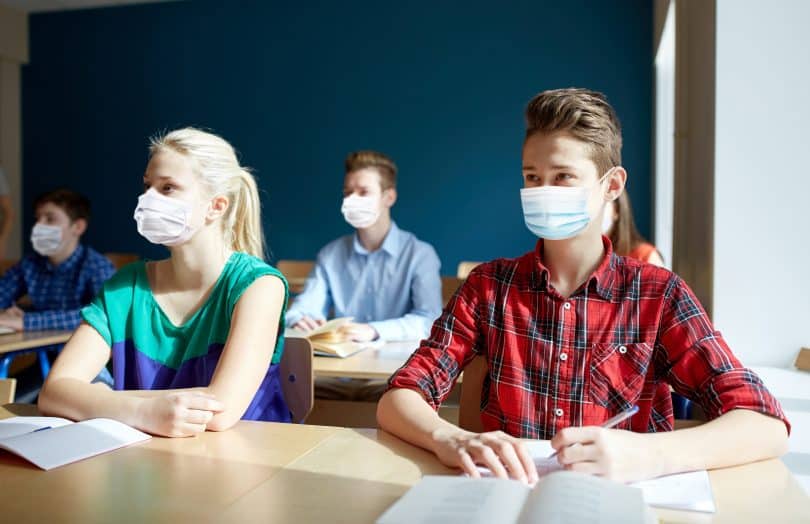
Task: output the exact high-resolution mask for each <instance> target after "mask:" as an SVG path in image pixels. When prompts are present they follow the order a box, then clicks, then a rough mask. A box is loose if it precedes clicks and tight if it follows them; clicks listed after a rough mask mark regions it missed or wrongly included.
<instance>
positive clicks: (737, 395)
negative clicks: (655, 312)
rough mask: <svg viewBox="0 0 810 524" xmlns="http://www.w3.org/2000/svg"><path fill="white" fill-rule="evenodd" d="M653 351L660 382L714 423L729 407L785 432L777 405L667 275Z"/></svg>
mask: <svg viewBox="0 0 810 524" xmlns="http://www.w3.org/2000/svg"><path fill="white" fill-rule="evenodd" d="M658 340H659V345H658V347H657V348H656V351H658V352H659V354H660V355H661V356H660V357H659V358H660V359H662V360H663V361H664V362H663V366H662V368H663V369H665V370H666V379H667V381H668V382H669V384H670V385H671V386H672V388H673V389H674V390H675V391H676V392H677V393H679V394H681V395H683V396H685V397H687V398H689V399H691V400H693V401H695V402H697V403H698V404H699V405H700V406H701V407H702V408H703V410H704V412H705V413H706V416H707V417H708V418H709V420H711V419H715V418H717V417H719V416H720V415H722V414H724V413H727V412H729V411H731V410H734V409H748V410H751V411H756V412H758V413H762V414H764V415H769V416H771V417H774V418H778V419H779V420H781V421H782V422H784V423H785V426H786V427H787V430H788V432H790V423H789V422H788V420H787V418H786V417H785V414H784V412H783V411H782V407H781V406H780V404H779V401H778V400H776V398H775V397H774V396H773V395H772V394H771V392H770V391H768V389H767V388H766V387H765V384H764V383H763V382H762V380H761V379H760V378H759V377H758V376H757V375H756V373H754V372H753V371H751V370H750V369H747V368H745V367H744V366H743V365H742V363H740V361H739V360H738V359H737V358H736V357H735V356H734V354H733V353H732V352H731V349H730V348H729V347H728V345H727V344H726V342H725V340H724V339H723V337H722V335H721V334H720V332H719V331H717V330H715V329H714V326H713V325H712V323H711V321H710V320H709V317H708V315H707V314H706V312H705V311H704V310H703V307H702V306H701V305H700V303H699V302H698V300H697V298H696V297H695V295H694V294H693V293H692V290H691V289H689V287H688V286H687V285H686V283H685V282H684V281H683V280H682V279H680V278H679V277H677V276H674V275H673V278H672V281H671V282H670V283H669V285H668V287H667V290H666V297H665V301H664V307H663V311H662V318H661V323H660V331H659V336H658Z"/></svg>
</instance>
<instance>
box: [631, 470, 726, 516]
mask: <svg viewBox="0 0 810 524" xmlns="http://www.w3.org/2000/svg"><path fill="white" fill-rule="evenodd" d="M631 486H635V487H637V488H641V491H642V492H643V493H644V500H645V501H646V502H647V504H649V505H650V506H657V507H660V508H671V509H681V510H687V511H702V512H705V513H714V512H715V511H716V508H715V505H714V495H713V494H712V483H711V481H710V480H709V473H708V472H707V471H706V470H702V471H691V472H689V473H679V474H677V475H667V476H666V477H659V478H657V479H652V480H644V481H641V482H635V483H633V484H631Z"/></svg>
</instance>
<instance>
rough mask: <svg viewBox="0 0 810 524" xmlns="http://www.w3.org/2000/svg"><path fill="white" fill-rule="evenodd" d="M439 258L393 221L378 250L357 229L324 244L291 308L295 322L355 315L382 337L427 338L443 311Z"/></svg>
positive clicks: (291, 320)
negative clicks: (369, 248) (366, 243)
mask: <svg viewBox="0 0 810 524" xmlns="http://www.w3.org/2000/svg"><path fill="white" fill-rule="evenodd" d="M440 265H441V264H440V262H439V257H438V256H437V255H436V251H435V250H434V249H433V247H432V246H431V245H430V244H428V243H426V242H422V241H421V240H419V239H417V238H416V237H415V236H414V235H413V234H411V233H408V232H407V231H402V230H401V229H399V228H398V227H397V225H396V224H394V223H393V222H392V223H391V229H390V230H389V231H388V234H387V235H386V237H385V240H384V241H383V243H382V246H381V247H380V249H378V250H377V251H374V252H371V253H370V252H368V251H367V250H366V249H365V248H364V247H363V246H362V245H361V244H360V239H359V238H358V237H357V234H356V233H355V234H354V235H346V236H344V237H340V238H338V239H337V240H333V241H332V242H330V243H328V244H327V245H326V246H324V247H323V249H321V251H320V252H319V253H318V259H317V260H316V262H315V268H314V269H313V270H312V273H311V274H310V275H309V278H307V282H306V285H305V286H304V291H302V292H301V294H300V295H298V296H297V297H296V298H295V301H294V302H293V305H292V307H291V308H290V310H289V311H288V312H287V319H286V320H287V325H288V326H292V325H294V324H295V323H296V322H298V321H299V320H300V319H301V317H303V316H304V315H307V316H310V317H312V318H314V319H326V316H327V315H328V314H329V312H330V311H332V312H333V313H334V316H336V317H354V320H355V322H360V323H368V324H370V325H371V326H372V327H373V328H374V329H376V330H377V333H379V335H380V338H381V339H383V340H413V339H421V338H425V337H427V335H428V333H429V332H430V326H431V324H432V323H433V321H434V320H435V319H436V317H438V316H439V314H440V313H441V310H442V283H441V277H439V268H440Z"/></svg>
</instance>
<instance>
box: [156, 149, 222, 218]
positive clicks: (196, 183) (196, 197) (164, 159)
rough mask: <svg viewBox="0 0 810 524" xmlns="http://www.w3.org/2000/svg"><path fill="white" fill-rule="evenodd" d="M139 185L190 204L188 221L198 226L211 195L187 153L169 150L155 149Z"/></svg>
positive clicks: (204, 216) (206, 209) (206, 211)
mask: <svg viewBox="0 0 810 524" xmlns="http://www.w3.org/2000/svg"><path fill="white" fill-rule="evenodd" d="M143 189H144V192H146V191H148V190H150V189H154V190H155V191H157V192H158V193H160V194H161V195H163V196H166V197H169V198H176V199H178V200H183V201H184V202H187V203H188V204H191V208H192V213H191V216H190V219H189V225H190V226H192V227H200V226H202V225H203V224H204V222H205V219H206V216H207V215H208V211H209V207H210V203H211V198H210V196H209V195H207V194H206V191H205V188H204V187H203V184H202V182H201V181H200V179H199V177H198V176H197V175H196V174H195V173H194V171H193V170H192V166H191V161H190V160H189V159H188V157H186V156H184V155H181V154H180V153H177V152H175V151H171V150H162V151H159V152H158V153H155V154H154V155H153V156H152V158H151V159H150V160H149V164H148V165H147V166H146V173H145V174H144V176H143Z"/></svg>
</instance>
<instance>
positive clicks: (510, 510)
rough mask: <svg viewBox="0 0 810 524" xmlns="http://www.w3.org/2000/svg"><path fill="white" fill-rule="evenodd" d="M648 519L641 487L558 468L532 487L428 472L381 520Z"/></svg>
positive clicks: (383, 523) (549, 522) (514, 523)
mask: <svg viewBox="0 0 810 524" xmlns="http://www.w3.org/2000/svg"><path fill="white" fill-rule="evenodd" d="M494 522H497V523H503V524H529V523H534V522H542V523H544V524H585V523H600V524H648V523H651V522H655V517H654V515H653V514H652V512H651V511H650V510H649V508H648V507H647V505H646V504H644V499H643V498H642V496H641V492H640V491H639V490H637V489H635V488H632V487H629V486H625V485H623V484H619V483H618V482H611V481H609V480H605V479H602V478H599V477H593V476H590V475H584V474H582V473H573V472H570V471H558V472H555V473H551V474H549V475H547V476H545V477H543V478H542V479H541V480H540V482H538V483H537V485H536V486H534V487H533V488H531V487H529V486H527V485H525V484H522V483H520V482H517V481H514V480H503V479H493V478H486V479H471V478H467V477H452V476H449V477H448V476H426V477H423V478H422V480H421V481H420V482H419V483H418V484H416V485H415V486H414V487H412V488H411V489H410V490H409V491H408V492H407V493H406V494H405V496H403V497H402V498H401V499H399V501H397V502H396V503H395V504H394V505H393V506H391V507H390V508H389V509H388V511H386V512H385V513H384V514H383V515H382V516H381V517H380V518H379V519H378V520H377V524H492V523H494Z"/></svg>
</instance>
